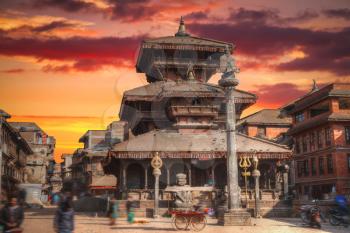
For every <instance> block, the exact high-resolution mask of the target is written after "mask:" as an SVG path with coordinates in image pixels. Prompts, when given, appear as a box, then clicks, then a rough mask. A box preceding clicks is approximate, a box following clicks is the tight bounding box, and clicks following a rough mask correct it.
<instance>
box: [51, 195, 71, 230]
mask: <svg viewBox="0 0 350 233" xmlns="http://www.w3.org/2000/svg"><path fill="white" fill-rule="evenodd" d="M54 228H55V231H56V232H57V233H72V232H73V231H74V211H73V205H72V200H71V198H67V199H65V200H64V201H63V202H62V203H61V205H60V206H59V208H58V209H57V211H56V214H55V218H54Z"/></svg>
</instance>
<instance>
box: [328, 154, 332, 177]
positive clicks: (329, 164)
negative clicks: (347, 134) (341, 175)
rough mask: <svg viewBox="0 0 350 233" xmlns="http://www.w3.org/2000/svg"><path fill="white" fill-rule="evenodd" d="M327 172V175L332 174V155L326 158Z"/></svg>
mask: <svg viewBox="0 0 350 233" xmlns="http://www.w3.org/2000/svg"><path fill="white" fill-rule="evenodd" d="M327 172H328V174H332V173H333V158H332V155H328V156H327Z"/></svg>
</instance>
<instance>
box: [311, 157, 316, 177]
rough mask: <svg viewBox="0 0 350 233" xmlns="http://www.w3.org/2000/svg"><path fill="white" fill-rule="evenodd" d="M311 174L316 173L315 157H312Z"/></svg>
mask: <svg viewBox="0 0 350 233" xmlns="http://www.w3.org/2000/svg"><path fill="white" fill-rule="evenodd" d="M311 174H312V175H313V176H315V175H316V159H315V158H312V159H311Z"/></svg>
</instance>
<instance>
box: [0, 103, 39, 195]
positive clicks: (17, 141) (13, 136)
mask: <svg viewBox="0 0 350 233" xmlns="http://www.w3.org/2000/svg"><path fill="white" fill-rule="evenodd" d="M10 117H11V116H10V115H9V114H8V113H6V112H5V111H3V110H1V109H0V156H1V157H0V158H1V195H3V197H4V196H6V195H12V194H13V193H14V192H16V190H17V185H18V184H20V183H22V182H24V177H25V166H26V158H27V157H28V156H30V155H31V154H32V153H33V151H32V150H31V148H30V147H29V145H28V144H27V142H26V141H25V140H24V139H23V138H22V137H21V136H20V134H19V132H18V131H17V130H16V129H15V128H13V127H11V125H10V124H9V123H8V122H7V119H9V118H10Z"/></svg>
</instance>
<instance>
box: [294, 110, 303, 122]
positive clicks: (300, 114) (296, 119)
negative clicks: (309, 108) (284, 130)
mask: <svg viewBox="0 0 350 233" xmlns="http://www.w3.org/2000/svg"><path fill="white" fill-rule="evenodd" d="M304 119H305V118H304V113H302V112H301V113H297V114H296V115H295V121H296V122H297V123H298V122H302V121H304Z"/></svg>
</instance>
